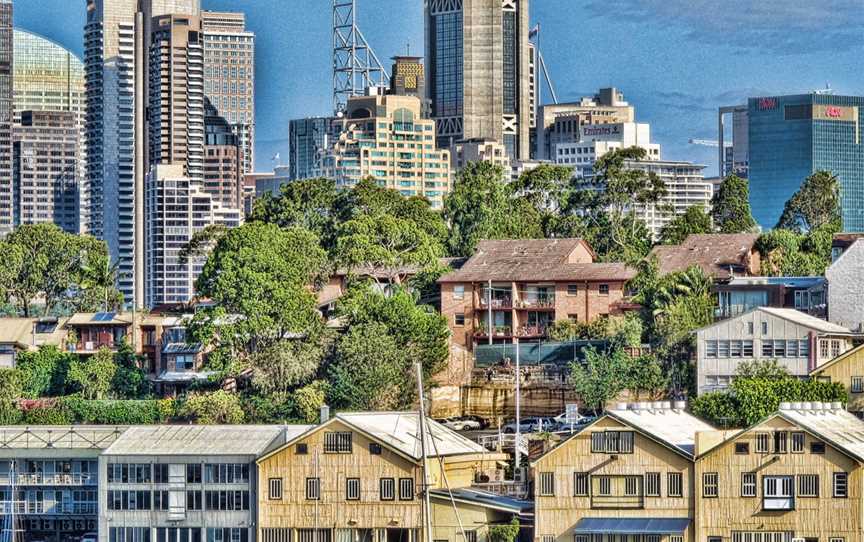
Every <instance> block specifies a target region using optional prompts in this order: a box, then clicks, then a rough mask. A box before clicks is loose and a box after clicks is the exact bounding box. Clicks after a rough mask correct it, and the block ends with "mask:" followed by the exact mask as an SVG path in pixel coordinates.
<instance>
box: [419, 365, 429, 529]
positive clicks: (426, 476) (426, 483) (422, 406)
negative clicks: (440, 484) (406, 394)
mask: <svg viewBox="0 0 864 542" xmlns="http://www.w3.org/2000/svg"><path fill="white" fill-rule="evenodd" d="M416 367H417V395H418V397H420V455H421V457H422V458H423V520H424V525H425V529H424V531H425V533H424V535H423V542H432V503H431V500H430V497H429V490H430V489H431V488H430V486H431V485H432V484H431V482H430V480H429V456H428V454H427V450H426V406H425V401H424V400H423V365H422V364H421V363H420V362H417V365H416Z"/></svg>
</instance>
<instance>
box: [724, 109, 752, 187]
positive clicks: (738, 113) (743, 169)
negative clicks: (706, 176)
mask: <svg viewBox="0 0 864 542" xmlns="http://www.w3.org/2000/svg"><path fill="white" fill-rule="evenodd" d="M728 115H732V142H731V144H730V143H727V141H726V131H727V130H726V118H727V116H728ZM749 126H750V122H749V116H748V113H747V106H746V105H733V106H726V107H721V108H720V109H719V112H718V115H717V140H718V148H719V150H720V153H719V156H718V160H719V166H718V168H719V169H718V176H719V177H720V178H721V179H722V178H725V177H728V176H729V175H737V176H738V177H742V178H745V179H746V178H747V176H748V175H749V169H750V137H749Z"/></svg>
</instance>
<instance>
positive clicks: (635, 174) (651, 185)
mask: <svg viewBox="0 0 864 542" xmlns="http://www.w3.org/2000/svg"><path fill="white" fill-rule="evenodd" d="M645 158H646V151H645V149H643V148H640V147H629V148H626V149H616V150H613V151H611V152H609V153H606V154H605V155H603V156H602V157H601V158H599V159H598V160H597V162H596V163H595V164H594V177H593V179H592V180H591V182H590V183H586V184H585V185H584V186H582V187H581V189H579V190H574V191H573V192H571V195H570V199H569V202H568V205H567V208H566V209H565V211H566V212H568V213H575V214H577V215H582V216H584V217H586V218H587V223H588V224H587V226H588V235H587V237H588V239H589V242H590V243H591V245H592V247H593V248H594V250H595V252H597V253H598V254H599V255H600V256H601V259H603V260H604V261H621V260H623V261H625V262H636V261H639V260H641V259H642V258H644V257H645V256H646V255H647V254H648V252H649V251H650V250H651V246H652V244H653V243H652V239H651V233H650V232H649V231H648V228H647V226H646V225H645V222H644V221H643V220H641V219H640V218H639V217H638V216H637V215H636V212H637V210H639V209H644V208H647V207H655V208H660V210H661V211H666V206H665V205H664V204H663V203H662V201H663V198H664V197H665V196H666V194H667V190H666V185H665V183H664V182H663V180H662V179H660V177H658V176H657V175H656V174H655V173H653V172H646V171H644V170H641V169H638V168H634V167H632V164H633V163H635V162H640V161H643V160H645Z"/></svg>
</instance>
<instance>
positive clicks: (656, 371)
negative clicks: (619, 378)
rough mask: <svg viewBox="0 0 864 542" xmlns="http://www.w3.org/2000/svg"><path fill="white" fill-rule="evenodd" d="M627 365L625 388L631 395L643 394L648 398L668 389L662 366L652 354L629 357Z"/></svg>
mask: <svg viewBox="0 0 864 542" xmlns="http://www.w3.org/2000/svg"><path fill="white" fill-rule="evenodd" d="M628 365H629V366H628V371H627V377H626V382H627V383H626V388H627V390H629V391H630V393H631V395H632V396H633V397H635V398H637V399H638V398H640V397H641V396H642V395H643V394H644V395H645V396H647V397H648V398H649V399H655V398H657V397H658V396H660V395H662V394H663V392H665V391H666V390H667V389H668V387H669V383H668V381H667V379H666V375H665V374H664V372H663V366H662V365H661V364H660V362H659V361H658V360H657V358H656V357H655V356H654V355H652V354H645V355H642V356H639V357H637V358H631V359H630V360H629V364H628Z"/></svg>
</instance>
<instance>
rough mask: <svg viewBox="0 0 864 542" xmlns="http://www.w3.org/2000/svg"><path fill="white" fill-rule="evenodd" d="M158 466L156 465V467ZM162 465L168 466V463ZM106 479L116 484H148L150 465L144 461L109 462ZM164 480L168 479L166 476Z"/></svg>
mask: <svg viewBox="0 0 864 542" xmlns="http://www.w3.org/2000/svg"><path fill="white" fill-rule="evenodd" d="M159 466H160V465H157V467H159ZM164 466H165V467H166V468H167V467H168V465H164ZM108 481H109V482H114V483H118V484H119V483H123V484H149V483H150V465H147V464H145V463H109V464H108ZM165 481H166V482H167V481H168V480H167V477H166V480H165Z"/></svg>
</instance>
